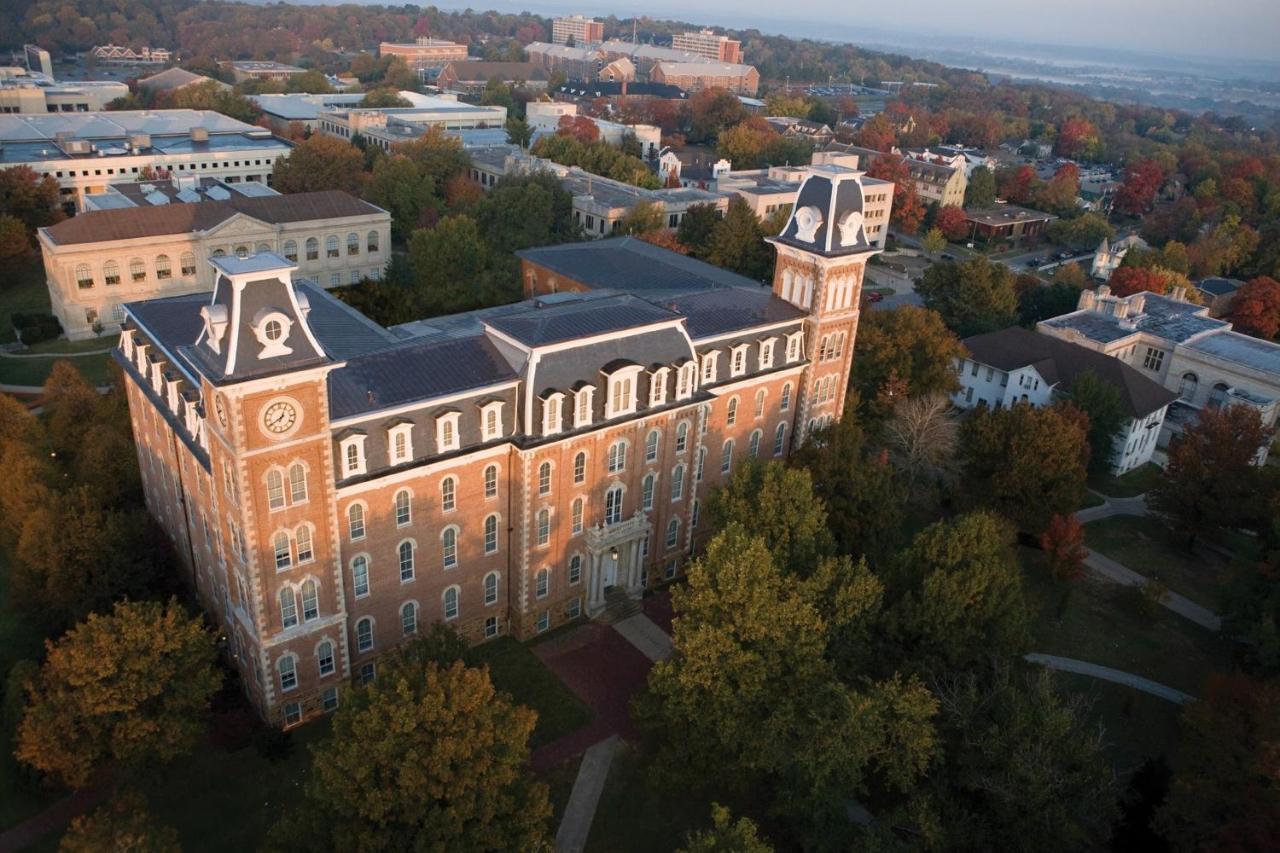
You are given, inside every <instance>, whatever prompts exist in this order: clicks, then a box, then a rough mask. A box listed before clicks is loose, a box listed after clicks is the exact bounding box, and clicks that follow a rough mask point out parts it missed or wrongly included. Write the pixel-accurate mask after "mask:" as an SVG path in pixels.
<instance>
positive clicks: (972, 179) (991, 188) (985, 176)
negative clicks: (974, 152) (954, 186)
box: [964, 166, 996, 208]
mask: <svg viewBox="0 0 1280 853" xmlns="http://www.w3.org/2000/svg"><path fill="white" fill-rule="evenodd" d="M995 203H996V173H995V172H993V171H991V170H990V169H988V168H987V167H986V166H979V167H978V168H976V169H974V170H973V174H972V175H970V176H969V183H968V185H967V186H966V187H965V191H964V206H965V207H974V208H983V207H990V206H991V205H993V204H995Z"/></svg>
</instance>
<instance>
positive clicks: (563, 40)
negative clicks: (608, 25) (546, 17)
mask: <svg viewBox="0 0 1280 853" xmlns="http://www.w3.org/2000/svg"><path fill="white" fill-rule="evenodd" d="M570 39H572V40H573V43H574V44H599V43H600V42H602V41H604V22H603V21H597V20H595V19H594V18H588V17H586V16H585V15H569V16H568V17H565V18H556V19H554V20H552V22H551V41H552V43H553V44H568V43H569V40H570Z"/></svg>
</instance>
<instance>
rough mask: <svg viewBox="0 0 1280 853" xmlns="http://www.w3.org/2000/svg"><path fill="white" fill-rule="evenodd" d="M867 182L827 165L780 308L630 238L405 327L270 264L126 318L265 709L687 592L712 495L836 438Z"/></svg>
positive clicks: (126, 342)
mask: <svg viewBox="0 0 1280 853" xmlns="http://www.w3.org/2000/svg"><path fill="white" fill-rule="evenodd" d="M860 177H861V175H860V173H858V172H854V171H852V170H838V169H836V168H835V167H827V168H825V169H824V168H816V169H815V170H814V172H813V174H811V175H810V177H809V178H808V179H807V180H806V182H805V184H804V185H803V187H802V188H801V191H800V205H799V207H798V208H797V211H796V213H795V215H794V216H793V217H792V220H791V221H790V222H789V223H788V224H787V227H786V229H785V230H784V231H783V232H782V233H781V234H780V235H778V236H777V237H776V238H772V239H771V242H772V243H773V245H774V246H775V247H776V248H777V251H778V254H779V259H778V275H777V277H776V279H775V281H774V283H773V286H772V287H769V286H767V285H762V284H760V283H758V282H755V281H751V280H748V279H745V278H742V277H740V276H737V275H734V274H732V273H728V272H726V271H724V270H721V269H719V268H716V267H712V266H709V265H707V264H704V263H701V262H699V261H696V260H693V259H691V258H688V257H685V256H682V255H679V254H676V253H673V252H669V251H667V250H664V249H660V248H657V247H655V246H652V245H650V244H648V243H644V242H642V241H638V240H632V239H618V240H607V241H594V242H586V243H578V244H571V245H564V246H550V247H545V248H541V249H530V250H527V251H525V252H522V253H521V261H522V275H523V276H524V287H525V294H526V297H527V298H526V299H525V300H524V301H522V302H518V303H515V304H512V305H503V306H499V307H494V308H486V309H481V310H477V311H471V312H467V313H464V314H458V315H453V316H447V317H434V318H430V319H427V320H421V321H417V322H413V323H408V324H405V325H402V326H397V327H394V328H383V327H381V326H379V325H377V324H375V323H373V322H371V321H370V320H368V319H367V318H365V317H363V316H362V315H360V314H358V313H357V312H356V311H354V310H353V309H352V308H350V307H348V306H346V305H345V304H343V303H341V302H339V301H338V300H336V299H334V298H332V297H331V296H330V295H329V294H327V293H326V292H325V291H324V290H323V289H322V288H319V287H317V286H315V285H314V284H312V283H310V282H308V281H306V280H304V279H302V278H301V277H300V276H299V275H298V272H299V270H298V266H297V264H295V263H293V262H290V261H288V260H287V259H285V258H283V257H281V256H279V255H277V254H274V253H270V252H264V253H259V254H254V255H249V256H247V257H244V258H238V257H234V256H223V257H218V258H212V259H210V260H208V261H207V263H208V264H209V265H210V267H211V268H212V275H213V278H214V288H213V291H212V292H204V293H196V294H185V295H181V296H174V297H169V298H164V299H155V300H150V301H145V302H139V303H134V304H130V305H128V306H126V309H125V311H126V315H127V322H126V324H125V329H124V331H123V333H122V334H121V342H120V348H119V351H118V352H117V360H118V361H119V363H120V364H121V365H122V367H123V369H124V372H125V375H126V377H127V379H126V383H125V384H126V387H127V393H128V399H129V407H130V413H131V417H132V422H133V428H134V434H135V437H136V440H137V446H138V453H139V458H140V464H141V469H142V479H143V484H144V488H145V492H146V495H147V502H148V506H149V508H150V510H151V512H152V513H153V514H154V515H155V516H156V517H157V519H159V521H160V523H161V524H162V525H163V527H164V529H165V530H166V531H167V532H168V533H169V535H170V536H171V537H172V539H173V541H174V544H175V550H176V552H177V553H179V554H181V555H183V556H184V562H185V563H186V567H187V570H188V572H189V580H190V582H191V583H192V585H193V587H194V588H195V589H196V590H197V591H198V593H199V596H200V598H201V600H202V602H203V603H204V606H205V607H206V608H208V610H209V611H210V613H211V615H212V617H213V618H214V619H215V620H216V621H217V622H218V623H219V624H220V625H222V626H223V628H224V630H225V631H226V632H227V635H228V637H229V640H228V643H229V652H230V654H231V656H232V657H233V659H234V662H235V663H236V665H237V667H238V668H239V670H240V672H241V673H242V675H243V680H244V683H245V686H246V690H247V692H248V694H249V696H250V698H251V699H252V701H253V702H254V703H255V704H256V706H257V707H258V708H259V709H260V711H261V712H262V714H263V715H264V716H265V717H266V718H267V719H269V720H273V721H275V722H276V723H278V724H280V725H284V726H290V725H295V724H297V723H299V722H302V721H303V720H305V719H307V718H309V717H312V716H315V715H318V714H322V713H324V712H326V711H329V710H332V709H333V708H335V707H337V705H338V703H339V702H340V701H341V693H342V690H343V689H344V685H345V684H347V683H349V681H350V680H351V679H356V680H364V679H369V678H372V677H373V675H374V673H375V671H376V666H377V657H378V655H379V654H381V653H382V652H384V651H387V650H389V649H392V648H395V647H396V646H398V645H399V644H401V643H402V642H404V641H405V639H406V638H408V637H412V636H414V635H415V634H416V633H418V632H419V631H421V630H424V629H425V628H426V626H428V625H430V624H431V623H433V622H437V621H442V622H445V623H447V624H450V625H453V626H456V627H457V628H458V629H459V630H460V631H461V632H462V633H463V634H464V635H465V636H466V637H468V638H469V639H470V640H472V641H475V642H481V641H484V640H486V639H489V638H493V637H497V636H500V635H502V634H508V633H510V634H513V635H515V636H516V637H519V638H527V637H532V636H535V635H537V634H539V633H542V632H545V631H547V630H550V629H552V628H554V627H556V626H558V625H561V624H564V623H566V622H569V621H572V620H575V619H580V618H584V617H591V616H594V615H597V614H599V613H601V612H603V611H605V610H606V609H607V608H608V607H609V606H610V605H611V603H613V602H615V601H618V600H619V599H622V600H625V599H626V598H627V597H631V598H634V597H638V596H640V595H641V594H642V593H643V591H644V590H645V588H646V587H651V586H654V585H656V584H660V583H663V582H665V581H667V580H669V579H672V578H674V577H676V576H677V575H678V574H679V573H680V572H681V571H682V569H683V567H684V565H685V563H686V561H687V560H689V559H690V558H691V557H692V556H693V555H694V554H695V553H696V552H697V549H698V547H699V545H700V538H699V533H700V531H699V527H698V522H699V508H700V506H701V504H702V502H703V501H704V500H705V498H706V495H707V494H708V492H709V491H710V490H711V489H713V488H715V487H717V486H719V485H720V484H722V483H724V482H725V481H726V480H727V478H729V477H730V476H731V475H732V473H733V472H734V470H736V469H737V468H738V467H739V466H741V465H743V464H746V463H747V462H748V461H749V460H750V459H752V458H759V459H772V458H785V457H786V456H787V455H788V454H789V453H790V452H791V450H792V447H793V446H794V445H795V443H796V442H798V441H802V440H803V439H804V437H805V436H806V435H807V434H808V432H809V431H810V430H812V429H813V428H815V427H817V426H818V425H820V424H824V423H827V422H830V421H832V420H834V419H836V418H837V417H839V415H840V411H841V407H842V405H843V402H844V394H845V387H846V385H847V379H848V374H849V367H850V360H851V356H852V352H853V344H854V336H855V334H856V331H857V323H858V309H859V302H860V298H859V297H860V292H861V288H862V280H863V273H864V270H865V266H866V263H867V260H868V259H869V258H870V257H871V256H872V255H873V254H875V252H876V251H878V250H877V249H876V248H875V247H874V246H873V245H872V244H871V243H869V242H868V241H867V239H866V234H865V233H864V230H863V228H862V225H861V223H862V219H861V217H862V213H861V208H862V189H861V184H860V182H859V179H860Z"/></svg>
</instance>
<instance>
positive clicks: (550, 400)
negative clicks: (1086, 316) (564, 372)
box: [542, 391, 564, 435]
mask: <svg viewBox="0 0 1280 853" xmlns="http://www.w3.org/2000/svg"><path fill="white" fill-rule="evenodd" d="M563 424H564V394H561V393H560V392H559V391H556V392H555V393H553V394H550V395H548V396H547V399H545V400H543V401H542V434H543V435H556V434H558V433H559V432H560V430H561V428H562V426H563Z"/></svg>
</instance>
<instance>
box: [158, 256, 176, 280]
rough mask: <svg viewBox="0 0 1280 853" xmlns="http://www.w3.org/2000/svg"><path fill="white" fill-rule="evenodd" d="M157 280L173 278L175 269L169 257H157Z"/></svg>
mask: <svg viewBox="0 0 1280 853" xmlns="http://www.w3.org/2000/svg"><path fill="white" fill-rule="evenodd" d="M156 278H160V279H164V278H173V267H172V265H171V264H170V263H169V256H168V255H156Z"/></svg>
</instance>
